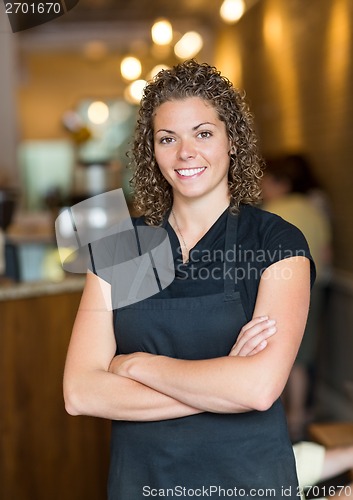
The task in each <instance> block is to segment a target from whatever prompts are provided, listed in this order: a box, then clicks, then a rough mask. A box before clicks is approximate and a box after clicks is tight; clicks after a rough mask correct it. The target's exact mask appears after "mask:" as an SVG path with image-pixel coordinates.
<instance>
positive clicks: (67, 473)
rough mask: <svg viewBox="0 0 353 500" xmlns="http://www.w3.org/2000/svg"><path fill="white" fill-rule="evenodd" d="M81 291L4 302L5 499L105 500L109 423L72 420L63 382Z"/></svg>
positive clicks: (0, 314)
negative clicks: (67, 406)
mask: <svg viewBox="0 0 353 500" xmlns="http://www.w3.org/2000/svg"><path fill="white" fill-rule="evenodd" d="M79 300H80V293H77V292H75V293H67V294H62V295H48V296H42V297H36V298H27V299H20V300H12V301H3V302H0V318H1V332H0V363H1V364H0V394H1V420H0V430H1V458H0V460H1V462H0V497H1V498H3V499H6V500H29V499H33V500H48V499H50V500H62V499H64V498H65V500H79V499H85V500H100V499H102V500H103V499H104V498H106V480H107V469H108V457H109V433H110V423H109V422H108V421H105V420H102V419H94V418H89V417H72V416H69V415H68V414H67V413H66V412H65V409H64V402H63V396H62V377H63V369H64V362H65V356H66V351H67V347H68V343H69V338H70V334H71V328H72V325H73V321H74V317H75V314H76V311H77V307H78V304H79Z"/></svg>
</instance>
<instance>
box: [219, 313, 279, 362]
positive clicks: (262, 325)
mask: <svg viewBox="0 0 353 500" xmlns="http://www.w3.org/2000/svg"><path fill="white" fill-rule="evenodd" d="M276 331H277V328H276V321H275V320H273V319H269V318H268V316H260V317H257V318H253V319H252V320H251V321H249V323H247V324H246V325H244V326H243V328H242V329H241V331H240V333H239V336H238V338H237V341H236V343H235V344H234V346H233V347H232V350H231V351H230V353H229V355H230V356H253V355H254V354H257V353H258V352H261V351H262V350H263V349H265V347H266V346H267V340H268V339H269V338H270V337H271V336H272V335H274V334H275V333H276Z"/></svg>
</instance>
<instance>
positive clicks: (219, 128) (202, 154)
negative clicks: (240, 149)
mask: <svg viewBox="0 0 353 500" xmlns="http://www.w3.org/2000/svg"><path fill="white" fill-rule="evenodd" d="M230 148H231V143H230V140H229V138H228V136H227V132H226V126H225V124H224V122H223V121H221V120H220V119H219V117H218V114H217V111H216V109H215V108H214V107H213V106H212V105H211V104H210V103H209V102H207V101H204V100H203V99H201V98H199V97H189V98H186V99H183V100H175V101H167V102H165V103H163V104H161V105H160V106H159V107H158V108H157V109H156V112H155V115H154V151H155V157H156V160H157V163H158V166H159V168H160V171H161V173H162V175H163V176H164V178H165V179H166V180H167V182H168V183H169V184H170V186H171V187H172V189H173V195H174V198H175V197H178V196H179V197H185V198H199V197H202V196H207V195H210V196H216V197H222V198H224V199H228V200H229V193H228V169H229V161H230V157H229V151H230ZM222 198H221V199H222Z"/></svg>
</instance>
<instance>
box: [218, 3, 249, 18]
mask: <svg viewBox="0 0 353 500" xmlns="http://www.w3.org/2000/svg"><path fill="white" fill-rule="evenodd" d="M244 12H245V2H244V0H224V2H223V3H222V5H221V8H220V10H219V13H220V15H221V18H222V19H223V21H225V22H226V23H235V22H236V21H239V19H240V18H241V17H242V15H243V14H244Z"/></svg>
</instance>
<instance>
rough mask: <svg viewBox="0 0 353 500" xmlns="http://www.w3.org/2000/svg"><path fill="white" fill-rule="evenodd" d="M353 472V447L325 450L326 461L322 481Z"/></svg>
mask: <svg viewBox="0 0 353 500" xmlns="http://www.w3.org/2000/svg"><path fill="white" fill-rule="evenodd" d="M349 469H352V470H353V445H351V446H341V447H338V448H328V449H326V450H325V460H324V465H323V468H322V473H321V477H320V481H323V480H325V479H328V478H330V477H333V476H336V475H338V474H341V473H342V472H345V471H347V470H349Z"/></svg>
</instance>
